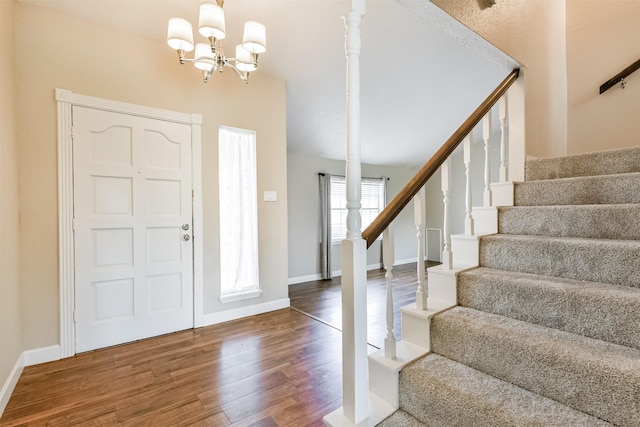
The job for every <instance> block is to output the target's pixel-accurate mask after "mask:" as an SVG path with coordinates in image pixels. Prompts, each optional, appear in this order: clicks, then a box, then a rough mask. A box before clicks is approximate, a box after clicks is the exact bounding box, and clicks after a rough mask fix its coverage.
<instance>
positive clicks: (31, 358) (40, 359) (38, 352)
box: [22, 345, 61, 366]
mask: <svg viewBox="0 0 640 427" xmlns="http://www.w3.org/2000/svg"><path fill="white" fill-rule="evenodd" d="M22 354H23V357H24V366H32V365H39V364H40V363H47V362H53V361H54V360H60V359H61V357H60V356H61V352H60V346H59V345H50V346H49V347H40V348H34V349H33V350H27V351H25V352H24V353H22Z"/></svg>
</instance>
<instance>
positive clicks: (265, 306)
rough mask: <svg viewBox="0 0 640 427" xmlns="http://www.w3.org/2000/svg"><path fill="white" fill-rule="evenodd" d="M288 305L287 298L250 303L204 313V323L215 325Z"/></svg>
mask: <svg viewBox="0 0 640 427" xmlns="http://www.w3.org/2000/svg"><path fill="white" fill-rule="evenodd" d="M289 306H290V302H289V298H282V299H278V300H275V301H269V302H265V303H262V304H255V305H250V306H247V307H240V308H235V309H233V310H225V311H222V312H220V313H209V314H205V315H204V319H203V320H204V325H203V326H209V325H215V324H217V323H222V322H228V321H230V320H236V319H242V318H243V317H249V316H254V315H256V314H262V313H267V312H269V311H275V310H280V309H283V308H288V307H289Z"/></svg>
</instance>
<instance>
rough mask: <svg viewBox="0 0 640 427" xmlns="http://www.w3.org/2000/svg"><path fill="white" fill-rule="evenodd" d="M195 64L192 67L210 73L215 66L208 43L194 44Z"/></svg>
mask: <svg viewBox="0 0 640 427" xmlns="http://www.w3.org/2000/svg"><path fill="white" fill-rule="evenodd" d="M194 59H195V62H194V63H193V65H194V66H195V67H196V68H197V69H199V70H203V71H211V70H213V68H214V67H215V65H216V60H215V58H214V56H213V53H211V46H209V44H208V43H198V44H196V53H195V58H194Z"/></svg>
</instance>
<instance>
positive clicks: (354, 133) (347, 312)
mask: <svg viewBox="0 0 640 427" xmlns="http://www.w3.org/2000/svg"><path fill="white" fill-rule="evenodd" d="M364 12H365V0H353V1H352V9H351V11H350V12H349V13H348V14H347V15H346V16H345V26H346V33H345V37H346V41H345V48H346V54H347V157H346V171H345V172H346V187H347V236H346V239H345V240H343V241H342V393H343V395H342V396H343V414H344V416H345V417H346V418H347V419H348V420H349V421H350V422H352V423H354V424H358V423H360V422H362V421H363V420H365V419H366V418H367V417H368V412H369V408H368V406H369V384H368V383H369V380H368V359H367V262H366V260H367V245H366V241H365V240H364V239H363V238H362V235H361V231H360V228H361V227H360V226H361V218H360V206H361V205H360V199H361V194H360V193H361V188H360V182H361V166H360V45H361V42H360V39H361V38H360V22H361V20H362V17H363V16H364Z"/></svg>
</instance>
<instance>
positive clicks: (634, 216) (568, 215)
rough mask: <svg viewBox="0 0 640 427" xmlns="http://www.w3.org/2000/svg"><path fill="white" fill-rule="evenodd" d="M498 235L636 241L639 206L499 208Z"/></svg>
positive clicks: (637, 236) (639, 234) (637, 238)
mask: <svg viewBox="0 0 640 427" xmlns="http://www.w3.org/2000/svg"><path fill="white" fill-rule="evenodd" d="M498 218H499V220H498V223H499V226H498V232H499V233H501V234H519V235H536V236H548V237H583V238H589V239H620V240H640V205H588V206H540V207H524V206H523V207H509V208H500V209H499V214H498Z"/></svg>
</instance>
